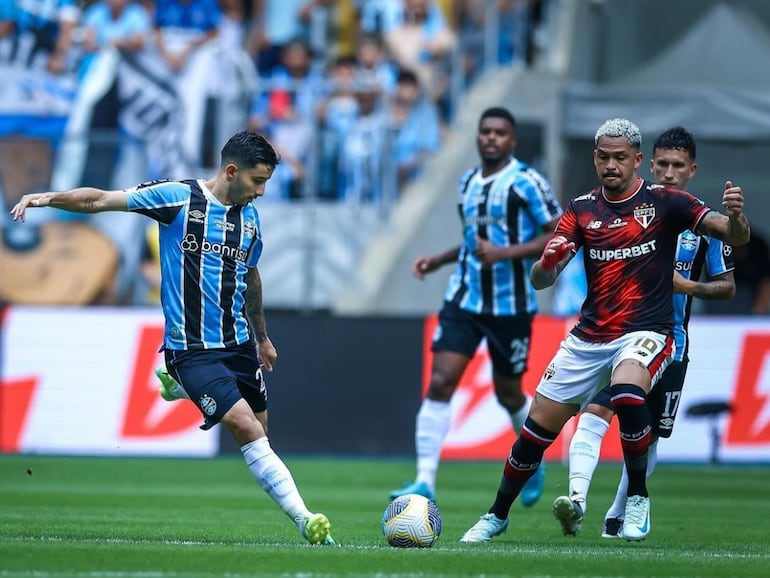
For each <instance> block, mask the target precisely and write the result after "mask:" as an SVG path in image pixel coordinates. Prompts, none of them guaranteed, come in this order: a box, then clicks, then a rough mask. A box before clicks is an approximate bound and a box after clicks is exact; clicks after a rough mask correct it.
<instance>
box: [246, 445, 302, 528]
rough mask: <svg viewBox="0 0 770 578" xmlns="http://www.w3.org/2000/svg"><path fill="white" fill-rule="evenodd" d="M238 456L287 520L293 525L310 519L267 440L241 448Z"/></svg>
mask: <svg viewBox="0 0 770 578" xmlns="http://www.w3.org/2000/svg"><path fill="white" fill-rule="evenodd" d="M241 453H242V454H243V458H244V459H245V460H246V465H247V466H248V467H249V470H251V473H252V474H253V475H254V477H255V478H256V480H257V481H258V482H259V485H260V486H262V489H263V490H265V492H267V494H268V495H269V496H270V497H271V498H272V499H273V501H274V502H275V503H276V504H278V506H279V507H280V508H281V510H283V511H284V512H285V513H286V515H287V516H289V518H291V519H292V520H294V521H295V522H296V521H297V518H302V519H304V518H307V517H309V516H310V515H311V513H310V511H309V510H308V509H307V507H306V506H305V502H304V501H303V500H302V496H300V494H299V490H298V489H297V485H296V484H295V483H294V478H292V477H291V473H290V472H289V468H287V467H286V464H284V463H283V462H282V461H281V458H279V457H278V455H276V453H275V452H274V451H273V448H271V447H270V442H269V441H268V440H267V437H263V438H259V439H258V440H255V441H253V442H249V443H247V444H246V445H244V446H241Z"/></svg>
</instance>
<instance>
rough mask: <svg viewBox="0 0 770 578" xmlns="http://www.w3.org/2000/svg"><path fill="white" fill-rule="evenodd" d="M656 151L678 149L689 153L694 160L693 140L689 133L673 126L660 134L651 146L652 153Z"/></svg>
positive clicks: (682, 128)
mask: <svg viewBox="0 0 770 578" xmlns="http://www.w3.org/2000/svg"><path fill="white" fill-rule="evenodd" d="M658 149H678V150H682V151H685V152H687V153H689V155H690V158H691V159H692V160H695V139H694V138H693V136H692V134H691V133H690V131H688V130H687V129H686V128H684V127H681V126H675V127H672V128H670V129H668V130H665V131H663V132H662V133H660V135H659V136H658V138H657V139H655V144H654V145H652V153H653V154H655V151H656V150H658Z"/></svg>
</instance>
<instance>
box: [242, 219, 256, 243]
mask: <svg viewBox="0 0 770 578" xmlns="http://www.w3.org/2000/svg"><path fill="white" fill-rule="evenodd" d="M243 234H244V235H246V237H247V238H249V239H251V238H252V237H254V235H256V234H257V224H256V223H255V222H254V221H246V222H245V223H244V224H243Z"/></svg>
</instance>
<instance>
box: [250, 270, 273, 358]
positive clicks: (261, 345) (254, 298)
mask: <svg viewBox="0 0 770 578" xmlns="http://www.w3.org/2000/svg"><path fill="white" fill-rule="evenodd" d="M245 309H246V318H247V319H248V320H249V326H250V327H251V330H252V331H253V332H254V337H255V339H256V340H257V352H258V353H259V359H260V361H261V363H262V366H263V367H264V368H265V369H266V370H267V371H272V370H273V365H275V362H276V360H277V359H278V352H277V351H276V350H275V347H274V346H273V343H272V341H270V338H269V337H268V336H267V324H266V323H265V310H264V309H263V308H262V279H261V278H260V276H259V270H258V269H257V268H256V267H253V268H251V269H249V270H248V272H247V273H246V306H245Z"/></svg>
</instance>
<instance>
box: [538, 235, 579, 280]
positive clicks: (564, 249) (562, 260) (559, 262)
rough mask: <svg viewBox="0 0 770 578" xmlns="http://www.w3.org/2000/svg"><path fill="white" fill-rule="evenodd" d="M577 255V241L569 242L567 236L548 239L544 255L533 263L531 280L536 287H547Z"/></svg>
mask: <svg viewBox="0 0 770 578" xmlns="http://www.w3.org/2000/svg"><path fill="white" fill-rule="evenodd" d="M574 256H575V243H572V242H568V241H567V238H566V237H562V236H561V235H557V236H555V237H554V238H553V239H551V240H550V241H548V243H547V244H546V246H545V249H544V250H543V256H542V257H540V260H539V261H537V262H536V263H535V264H534V265H532V271H531V272H530V275H529V276H530V280H531V281H532V286H533V287H534V288H535V289H545V288H546V287H550V286H551V285H553V284H554V282H555V281H556V278H557V277H558V276H559V273H561V272H562V270H563V269H564V267H566V266H567V263H569V262H570V260H571V259H572V257H574Z"/></svg>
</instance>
